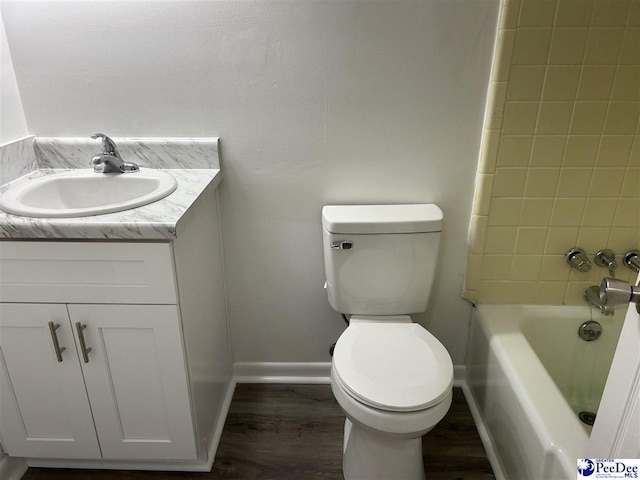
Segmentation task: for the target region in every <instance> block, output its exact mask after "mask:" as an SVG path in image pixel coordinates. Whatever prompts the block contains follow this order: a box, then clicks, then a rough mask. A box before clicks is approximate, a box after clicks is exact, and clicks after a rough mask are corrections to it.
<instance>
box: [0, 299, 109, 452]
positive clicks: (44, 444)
mask: <svg viewBox="0 0 640 480" xmlns="http://www.w3.org/2000/svg"><path fill="white" fill-rule="evenodd" d="M49 322H53V325H59V326H58V327H57V329H55V331H54V332H51V330H50V327H49ZM54 335H55V337H57V341H58V343H59V346H60V349H62V347H64V351H63V352H62V353H61V359H62V361H58V358H57V356H56V351H55V348H54ZM0 433H1V435H2V443H3V446H4V448H5V450H6V451H7V453H9V455H12V456H17V457H47V458H100V448H99V446H98V440H97V437H96V432H95V428H94V425H93V420H92V418H91V409H90V408H89V401H88V398H87V392H86V390H85V387H84V382H83V380H82V371H81V369H80V363H79V362H78V353H77V352H76V347H75V343H74V339H73V334H72V332H71V324H70V323H69V317H68V313H67V309H66V307H65V306H64V305H48V304H19V303H14V304H11V303H9V304H2V303H0Z"/></svg>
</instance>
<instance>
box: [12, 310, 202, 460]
mask: <svg viewBox="0 0 640 480" xmlns="http://www.w3.org/2000/svg"><path fill="white" fill-rule="evenodd" d="M67 312H68V313H67ZM49 322H51V323H52V325H54V326H55V330H54V331H53V332H52V331H51V327H49ZM81 339H82V340H81ZM0 349H1V350H2V357H3V370H4V372H3V375H2V392H0V395H1V397H0V398H1V401H2V405H1V406H0V412H1V417H0V428H1V431H2V434H3V443H4V446H5V448H6V450H7V452H8V453H9V454H10V455H14V456H21V457H52V458H56V457H57V458H93V459H99V458H110V459H140V458H144V459H167V458H174V459H195V458H196V449H195V442H194V431H193V420H192V417H191V406H190V403H189V395H188V385H187V379H186V369H185V364H184V359H183V358H184V357H183V352H182V342H181V335H180V325H179V321H178V315H177V310H176V307H175V306H169V305H56V304H20V303H15V304H0ZM56 350H58V351H60V360H61V361H59V360H58V357H57V352H56ZM85 355H86V358H85ZM83 379H84V381H83ZM85 387H86V388H85ZM92 413H93V416H92ZM94 424H95V429H94ZM96 433H97V437H96ZM98 439H99V441H100V447H99V446H98ZM101 450H102V454H101Z"/></svg>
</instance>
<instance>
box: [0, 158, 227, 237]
mask: <svg viewBox="0 0 640 480" xmlns="http://www.w3.org/2000/svg"><path fill="white" fill-rule="evenodd" d="M67 170H69V169H40V170H37V171H35V172H32V173H30V174H28V175H25V176H24V177H22V178H20V179H18V180H16V182H23V181H29V179H30V178H34V177H40V176H43V175H51V174H55V173H60V172H62V171H67ZM162 171H165V172H167V173H168V174H170V175H171V176H173V177H174V178H175V179H176V180H177V181H178V188H177V189H176V190H175V191H174V192H173V193H172V194H171V195H169V196H167V197H165V198H163V199H161V200H158V201H157V202H154V203H150V204H148V205H143V206H141V207H138V208H134V209H131V210H125V211H122V212H116V213H109V214H104V215H94V216H90V217H78V218H30V217H20V216H16V215H10V214H8V213H5V212H3V211H1V210H0V239H63V240H71V239H75V240H99V239H103V240H104V239H109V240H171V239H173V238H176V237H177V232H178V230H179V229H178V224H179V223H180V222H181V221H183V220H184V218H186V215H185V214H186V213H187V211H188V210H189V209H190V208H191V207H192V206H193V205H194V204H195V203H196V202H197V201H198V200H199V199H202V198H204V197H206V196H207V195H208V194H209V193H211V192H213V191H214V190H215V188H216V187H217V185H218V184H219V183H220V180H221V177H222V174H221V172H220V169H215V168H214V169H166V170H162ZM8 187H10V185H4V186H3V187H2V188H0V193H1V192H2V191H4V190H5V189H6V188H8Z"/></svg>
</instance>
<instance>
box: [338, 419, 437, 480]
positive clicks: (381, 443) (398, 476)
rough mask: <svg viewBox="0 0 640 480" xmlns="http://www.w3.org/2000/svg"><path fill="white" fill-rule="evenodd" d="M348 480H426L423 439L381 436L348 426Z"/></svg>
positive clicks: (345, 456) (345, 461) (345, 469)
mask: <svg viewBox="0 0 640 480" xmlns="http://www.w3.org/2000/svg"><path fill="white" fill-rule="evenodd" d="M342 472H343V474H344V478H345V480H389V479H394V480H424V479H425V473H424V463H423V460H422V437H418V438H404V437H396V436H391V435H380V434H379V433H378V434H374V433H371V432H369V431H367V430H364V429H362V428H360V427H358V426H357V425H354V424H353V423H352V422H351V420H349V419H348V418H347V419H346V420H345V423H344V445H343V456H342Z"/></svg>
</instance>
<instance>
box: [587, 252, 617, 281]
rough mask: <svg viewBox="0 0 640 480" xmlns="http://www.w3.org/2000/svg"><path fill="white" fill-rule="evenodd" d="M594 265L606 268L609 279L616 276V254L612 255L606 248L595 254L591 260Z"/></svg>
mask: <svg viewBox="0 0 640 480" xmlns="http://www.w3.org/2000/svg"><path fill="white" fill-rule="evenodd" d="M593 260H594V261H595V263H596V265H598V266H599V267H606V268H608V269H609V275H610V276H611V277H614V278H615V276H616V268H618V264H617V263H616V254H615V253H613V252H612V251H611V250H609V249H608V248H603V249H602V250H600V251H598V253H596V256H595V257H594V258H593Z"/></svg>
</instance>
